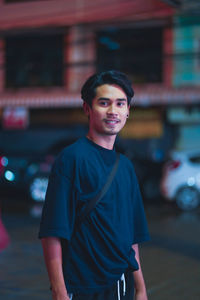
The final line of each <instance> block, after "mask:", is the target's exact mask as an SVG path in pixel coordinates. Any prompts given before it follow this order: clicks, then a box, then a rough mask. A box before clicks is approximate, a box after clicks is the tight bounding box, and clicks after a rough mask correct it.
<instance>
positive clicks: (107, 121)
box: [104, 119, 120, 126]
mask: <svg viewBox="0 0 200 300" xmlns="http://www.w3.org/2000/svg"><path fill="white" fill-rule="evenodd" d="M104 121H105V123H106V124H107V125H110V126H114V125H116V124H118V123H119V122H120V120H119V119H105V120H104Z"/></svg>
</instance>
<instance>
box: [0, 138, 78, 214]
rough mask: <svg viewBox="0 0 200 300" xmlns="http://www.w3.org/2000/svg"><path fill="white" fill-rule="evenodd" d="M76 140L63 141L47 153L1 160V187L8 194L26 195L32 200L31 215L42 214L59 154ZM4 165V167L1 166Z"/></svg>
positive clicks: (22, 155) (19, 155)
mask: <svg viewBox="0 0 200 300" xmlns="http://www.w3.org/2000/svg"><path fill="white" fill-rule="evenodd" d="M72 142H74V140H71V139H70V140H69V139H68V140H61V141H59V142H57V143H55V144H53V145H52V146H51V147H50V148H49V149H47V150H46V151H45V153H40V154H38V155H34V154H28V155H27V154H22V153H21V154H12V155H10V154H9V155H7V156H3V157H1V158H0V178H1V186H2V188H3V189H4V190H6V191H7V193H10V192H13V191H17V192H22V193H24V192H25V193H26V194H27V195H28V196H29V198H30V200H31V209H30V212H31V215H33V216H39V215H40V214H41V208H42V204H43V202H44V199H45V194H46V189H47V185H48V177H49V174H50V170H51V167H52V164H53V162H54V160H55V158H56V156H57V154H58V153H59V152H60V151H61V150H62V149H63V148H64V147H66V146H68V145H69V144H71V143H72ZM1 165H2V166H1Z"/></svg>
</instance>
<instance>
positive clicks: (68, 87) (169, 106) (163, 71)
mask: <svg viewBox="0 0 200 300" xmlns="http://www.w3.org/2000/svg"><path fill="white" fill-rule="evenodd" d="M108 70H118V71H121V72H123V73H125V74H126V75H127V77H128V78H129V79H130V82H131V86H132V88H133V89H134V97H133V99H132V101H131V103H130V110H129V108H128V106H127V111H128V114H127V116H126V114H125V123H126V124H125V126H124V127H123V126H122V127H123V129H122V130H121V129H120V130H119V131H118V132H117V137H116V140H115V144H114V150H113V148H110V149H109V148H108V147H107V149H106V150H107V151H108V149H109V151H110V150H112V152H115V151H117V152H119V153H121V154H123V155H125V156H126V157H127V158H128V159H129V161H130V165H131V168H132V169H133V168H134V171H135V174H136V176H137V179H138V183H139V189H140V193H141V196H142V198H141V199H142V202H143V205H144V210H145V214H146V219H147V223H148V230H149V234H150V240H149V241H141V243H140V242H139V243H140V244H139V249H140V255H139V256H140V262H141V269H142V273H143V276H144V281H145V285H146V292H147V296H144V297H143V298H142V299H141V298H138V296H137V288H136V285H137V283H136V285H135V293H136V294H135V298H134V300H147V299H148V300H188V299H189V300H200V284H199V281H200V85H199V82H200V3H199V1H197V0H135V1H132V0H111V1H109V2H108V1H106V0H96V1H90V0H82V1H79V0H75V1H72V2H71V1H65V0H59V1H56V0H45V1H44V0H43V1H40V0H35V1H34V0H32V1H31V0H28V1H25V0H5V1H4V0H0V299H1V300H25V299H28V300H37V299H38V300H39V299H42V300H48V299H53V300H57V299H58V298H56V297H55V295H54V291H53V292H52V289H51V288H50V282H49V277H48V272H47V268H46V265H45V261H44V253H43V249H44V248H43V247H44V245H42V244H41V240H40V239H39V238H38V233H39V228H40V222H41V216H42V210H43V207H44V201H45V196H46V192H47V186H48V182H49V177H50V174H52V173H51V172H52V166H55V164H56V162H57V161H58V159H57V158H58V155H59V154H60V153H61V151H62V150H63V149H64V148H65V147H68V146H70V145H72V144H74V143H75V142H76V141H77V140H79V139H83V138H86V137H87V138H88V140H90V143H91V144H92V143H93V142H95V140H94V141H93V139H92V138H91V136H89V133H90V132H91V124H92V121H91V116H92V113H93V111H94V110H93V109H94V108H90V107H89V106H88V107H89V108H88V107H87V106H84V105H83V100H82V99H81V88H82V86H83V84H84V83H85V81H86V80H87V79H88V78H89V76H91V75H92V74H94V73H101V72H106V71H108ZM106 84H107V85H109V86H112V88H114V89H117V88H119V86H118V87H116V86H117V85H115V84H113V83H110V82H106ZM102 86H103V85H101V84H100V87H102ZM98 88H99V86H97V87H96V89H95V92H96V93H97V90H98ZM120 90H122V92H123V93H124V95H125V97H126V95H127V94H126V93H125V90H124V89H123V88H120ZM98 91H99V90H98ZM116 93H117V92H116ZM118 93H119V91H118ZM102 98H103V97H101V98H99V99H100V100H101V101H107V100H108V99H107V98H106V97H104V98H105V99H104V98H103V100H102ZM95 99H96V98H95ZM120 99H121V98H120ZM84 101H85V100H84ZM92 101H94V99H92ZM98 101H99V100H98ZM109 101H110V102H109V103H112V99H111V100H109ZM127 101H128V100H127ZM98 103H100V102H98ZM106 103H108V101H107V102H106ZM113 103H114V102H113ZM126 103H127V102H126ZM93 105H94V104H93ZM101 105H102V106H101V108H100V109H99V111H98V110H97V111H98V112H100V113H101V114H103V113H102V111H103V110H104V111H106V109H108V110H109V108H105V106H104V105H105V104H102V102H101ZM106 105H108V104H106ZM109 105H110V104H109ZM87 109H88V110H87ZM115 109H116V108H115ZM108 110H107V111H108ZM88 111H89V112H88ZM118 111H119V107H117V112H118ZM87 112H88V114H87ZM94 115H95V113H94ZM107 115H108V112H107ZM96 116H97V117H98V115H96ZM96 116H95V117H96ZM119 118H120V117H119ZM95 120H96V119H95ZM117 120H118V119H117ZM115 121H116V119H110V120H109V119H106V121H105V123H106V125H105V127H106V126H107V128H109V130H113V128H114V127H115V128H116V126H118V125H116V124H114V123H115ZM96 122H97V121H96ZM120 122H121V121H120ZM120 122H118V123H120ZM116 123H117V121H116ZM93 124H95V121H93ZM94 126H95V125H94ZM105 130H106V129H105ZM93 144H94V143H93ZM96 144H98V143H96ZM96 146H99V147H100V146H102V145H101V143H99V144H98V145H96ZM70 147H71V146H70ZM101 148H102V147H101ZM104 148H106V147H104ZM79 150H80V154H82V152H83V149H79ZM104 150H105V149H104ZM85 165H86V163H85ZM85 168H86V167H85ZM118 172H119V173H120V170H118ZM92 174H93V175H94V176H93V175H92V176H93V177H94V178H95V176H96V175H95V174H94V172H93V173H92ZM126 174H128V173H126ZM52 176H53V175H52ZM96 178H98V177H96ZM50 179H51V177H50ZM70 180H71V181H72V179H70ZM85 182H86V183H85V189H86V190H87V188H88V187H87V186H89V185H90V182H87V181H86V180H85ZM129 182H130V193H131V191H132V189H133V186H135V181H134V180H133V177H131V179H130V178H129ZM115 183H116V182H115ZM95 188H96V190H97V187H95ZM102 188H103V186H102ZM127 190H129V189H127ZM115 193H116V191H115ZM47 194H48V192H47ZM74 194H75V192H74ZM127 194H129V192H127ZM48 197H49V196H48ZM81 197H82V198H84V197H85V195H84V196H82V195H81ZM87 199H88V198H87ZM81 201H82V200H81ZM81 201H80V202H81ZM84 201H85V200H84ZM101 201H102V202H103V198H102V199H101V200H100V203H98V204H97V205H99V204H101ZM126 203H129V202H126ZM103 204H105V203H103ZM79 205H80V206H81V205H82V204H79ZM102 206H103V205H102ZM124 206H125V205H124ZM99 207H100V206H99ZM126 207H128V205H126ZM76 208H77V207H76ZM128 208H129V207H128ZM95 209H96V208H93V210H95ZM130 210H131V208H130ZM103 212H104V211H103ZM92 213H93V212H92ZM92 216H93V215H92ZM138 218H139V217H138ZM138 218H137V219H138ZM119 219H120V217H119ZM76 221H77V220H76ZM76 221H75V223H76ZM126 221H127V220H126V218H124V224H126ZM86 223H87V222H86ZM131 224H135V223H134V221H133V223H131ZM99 226H100V225H99ZM118 227H119V226H118ZM133 227H134V226H133ZM124 228H125V227H124ZM127 231H129V230H127ZM93 232H95V229H94V228H93ZM117 235H118V232H117ZM80 236H81V235H80ZM127 236H128V232H127ZM63 239H64V237H63ZM63 239H62V240H63ZM60 240H61V239H60ZM119 240H120V239H119ZM88 244H89V242H88ZM105 244H106V242H105ZM131 245H132V244H131ZM84 249H87V248H84ZM102 249H104V248H103V246H102ZM134 249H135V248H134ZM131 250H132V249H131ZM83 252H84V250H83ZM84 255H85V254H84ZM106 258H108V261H109V259H111V258H110V257H106ZM136 258H137V253H136ZM136 258H135V259H136ZM115 267H116V265H115ZM134 273H135V272H134ZM136 273H137V272H136ZM72 274H73V273H72ZM120 276H121V275H120ZM134 279H135V277H134ZM121 281H122V279H121ZM116 283H117V282H116ZM116 286H117V285H116ZM123 288H124V282H123ZM70 293H72V292H70ZM72 294H73V293H72ZM53 297H54V298H53ZM69 299H70V300H73V299H74V300H76V299H77V298H76V295H74V298H73V295H71V294H69V295H68V296H67V297H63V300H69ZM84 299H85V298H84ZM101 299H102V298H101ZM112 299H113V300H114V299H115V300H123V299H124V300H128V298H125V297H124V291H123V292H122V291H121V294H120V290H118V296H117V294H116V298H114V296H113V298H112ZM59 300H60V298H59ZM81 300H82V298H81ZM89 300H90V299H89ZM92 300H93V298H92ZM98 300H99V298H98ZM105 300H110V298H109V299H106V298H105Z"/></svg>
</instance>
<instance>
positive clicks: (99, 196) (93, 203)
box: [75, 153, 120, 231]
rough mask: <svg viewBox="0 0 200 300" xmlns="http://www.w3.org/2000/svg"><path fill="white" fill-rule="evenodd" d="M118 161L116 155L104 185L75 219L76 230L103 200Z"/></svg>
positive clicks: (118, 156) (118, 157)
mask: <svg viewBox="0 0 200 300" xmlns="http://www.w3.org/2000/svg"><path fill="white" fill-rule="evenodd" d="M119 159H120V154H119V153H117V157H116V161H115V164H114V166H113V168H112V170H111V172H110V174H109V177H108V179H107V181H106V183H105V185H104V186H103V188H102V189H101V191H100V192H99V193H98V194H97V195H96V196H95V197H94V198H92V199H91V200H90V201H88V204H87V205H86V206H85V208H84V210H83V212H82V213H81V215H80V216H79V218H78V219H77V222H76V226H75V227H76V228H78V227H79V226H80V224H81V223H82V222H83V220H84V219H85V217H86V216H87V215H88V214H89V213H90V212H91V211H92V210H93V208H94V207H95V206H96V205H97V203H98V202H99V201H100V200H101V199H102V198H103V196H104V195H105V194H106V192H107V191H108V189H109V187H110V185H111V183H112V181H113V178H114V176H115V174H116V172H117V168H118V164H119ZM76 228H75V231H76Z"/></svg>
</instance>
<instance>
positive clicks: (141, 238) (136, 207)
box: [133, 174, 150, 244]
mask: <svg viewBox="0 0 200 300" xmlns="http://www.w3.org/2000/svg"><path fill="white" fill-rule="evenodd" d="M133 221H134V225H133V228H134V237H133V244H138V243H141V242H145V241H148V240H149V239H150V236H149V231H148V225H147V220H146V216H145V212H144V206H143V201H142V196H141V193H140V187H139V184H138V180H137V177H136V175H135V174H134V188H133Z"/></svg>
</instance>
